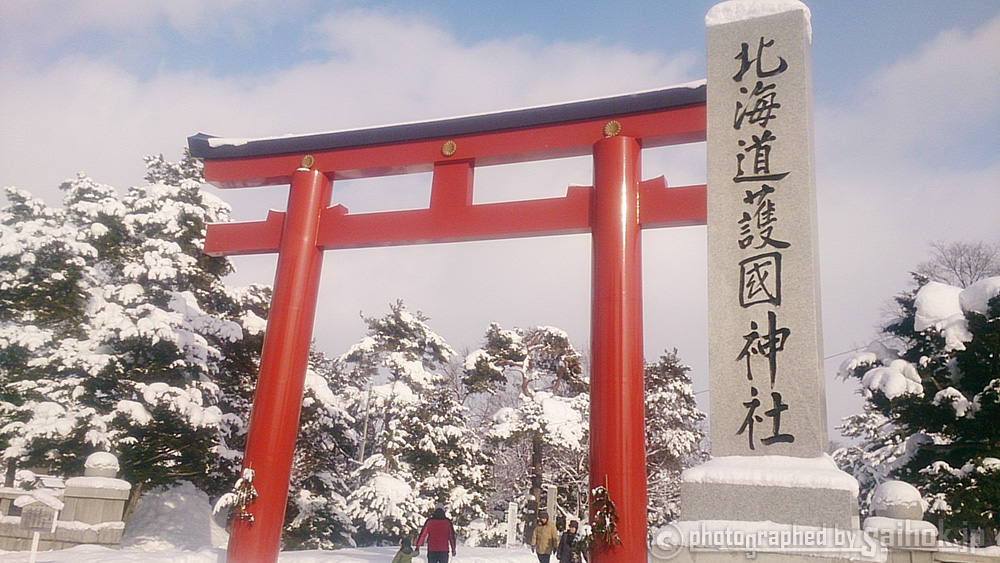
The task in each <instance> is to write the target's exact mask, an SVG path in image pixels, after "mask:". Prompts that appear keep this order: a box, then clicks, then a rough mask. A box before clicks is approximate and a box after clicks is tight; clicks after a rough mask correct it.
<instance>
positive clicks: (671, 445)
mask: <svg viewBox="0 0 1000 563" xmlns="http://www.w3.org/2000/svg"><path fill="white" fill-rule="evenodd" d="M689 371H691V368H690V367H688V366H686V365H684V364H683V363H681V360H680V358H679V357H678V356H677V350H676V349H674V350H673V351H672V352H664V353H663V355H661V356H660V360H659V361H658V362H656V363H655V364H646V368H645V388H646V399H645V403H646V479H647V495H648V499H649V508H648V509H647V511H646V513H647V519H648V522H649V530H650V533H653V532H654V531H655V530H656V529H657V528H659V527H661V526H663V525H665V524H667V523H668V522H671V521H673V520H676V519H677V517H678V515H679V509H680V507H679V505H678V503H679V501H680V475H681V472H682V471H684V470H685V469H687V468H688V467H691V466H693V465H697V464H699V463H701V462H703V461H705V460H706V459H707V458H708V453H707V452H705V451H704V450H703V449H702V441H703V440H704V438H705V431H704V430H703V428H702V424H703V423H704V420H705V413H703V412H701V411H700V410H699V409H698V404H697V401H696V400H695V396H694V391H693V390H692V389H691V376H690V375H688V372H689Z"/></svg>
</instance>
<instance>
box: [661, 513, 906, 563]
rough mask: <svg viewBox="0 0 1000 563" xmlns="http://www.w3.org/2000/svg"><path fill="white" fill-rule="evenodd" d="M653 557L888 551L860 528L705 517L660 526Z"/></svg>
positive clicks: (702, 562)
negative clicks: (850, 528) (708, 518)
mask: <svg viewBox="0 0 1000 563" xmlns="http://www.w3.org/2000/svg"><path fill="white" fill-rule="evenodd" d="M650 556H651V561H654V562H665V561H679V562H685V563H715V562H728V561H733V562H735V561H746V560H754V561H762V562H772V561H773V562H775V563H783V562H786V561H787V562H791V561H808V562H809V563H821V562H833V561H838V562H839V561H871V562H875V561H878V562H884V561H886V558H887V551H886V548H885V546H883V545H882V544H880V543H879V542H878V541H876V540H875V539H874V538H872V537H870V536H868V535H866V534H865V533H864V532H862V531H861V530H857V529H854V530H842V529H837V528H827V527H817V526H800V525H795V524H776V523H774V522H740V521H732V520H730V521H726V520H702V521H682V522H674V523H672V524H669V525H667V526H664V527H663V528H661V529H660V530H658V531H657V533H656V534H655V535H654V537H653V541H652V542H651V544H650Z"/></svg>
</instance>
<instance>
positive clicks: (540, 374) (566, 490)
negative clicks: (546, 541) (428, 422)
mask: <svg viewBox="0 0 1000 563" xmlns="http://www.w3.org/2000/svg"><path fill="white" fill-rule="evenodd" d="M465 371H466V376H465V379H464V381H465V384H466V385H467V386H468V388H469V390H470V391H471V392H473V393H478V394H486V403H487V409H489V410H491V411H492V416H490V417H489V418H488V419H487V421H486V422H487V424H488V430H487V435H488V437H489V438H490V441H489V443H490V456H489V457H490V458H491V459H492V460H493V472H494V475H495V477H494V482H497V483H502V487H501V488H500V489H499V490H497V491H495V493H494V498H493V499H492V500H491V502H492V503H494V504H506V503H507V502H509V501H515V502H518V503H519V504H521V505H522V506H524V507H525V508H526V510H527V523H526V529H531V526H532V525H533V522H534V517H535V514H536V513H537V511H538V510H539V506H538V503H539V501H540V500H541V491H542V485H543V483H548V484H554V485H557V486H559V487H560V494H561V495H563V496H562V498H561V501H562V504H563V506H569V507H583V510H586V509H587V508H586V507H587V504H588V500H587V490H588V486H587V437H588V435H589V428H588V420H589V407H590V397H589V395H588V391H589V386H588V383H587V381H586V380H585V379H584V378H583V369H582V365H581V358H580V354H579V353H577V351H576V350H575V349H574V348H573V345H572V344H571V343H570V341H569V336H568V335H567V334H566V333H565V332H563V331H562V330H559V329H557V328H553V327H535V328H531V329H514V330H505V329H504V328H502V327H501V326H500V325H498V324H496V323H493V324H491V325H490V326H489V328H488V329H487V330H486V335H485V337H484V343H483V346H482V348H479V349H478V350H475V351H473V352H472V353H471V354H469V355H468V356H467V357H466V359H465ZM501 476H502V479H501V478H498V477H501ZM526 491H527V493H528V494H527V496H525V492H526ZM581 497H582V498H581ZM551 516H552V518H556V517H557V515H555V514H553V515H551Z"/></svg>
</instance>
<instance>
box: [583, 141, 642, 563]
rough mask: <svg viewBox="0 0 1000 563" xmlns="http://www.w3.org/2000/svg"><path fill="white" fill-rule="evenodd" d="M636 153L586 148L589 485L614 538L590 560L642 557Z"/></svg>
mask: <svg viewBox="0 0 1000 563" xmlns="http://www.w3.org/2000/svg"><path fill="white" fill-rule="evenodd" d="M639 154H640V148H639V143H638V142H636V140H635V139H632V138H630V137H624V136H621V137H611V138H608V139H603V140H601V141H598V142H597V144H595V145H594V203H593V208H592V211H591V212H592V218H591V225H592V228H593V235H592V240H593V282H592V286H591V291H592V297H591V299H592V303H591V327H590V332H591V336H590V339H591V340H590V346H591V362H592V365H591V378H590V382H591V383H590V384H591V391H590V421H591V422H590V488H591V490H593V489H594V488H595V487H598V486H604V487H607V489H608V493H609V497H610V498H611V499H612V500H613V501H614V502H615V506H616V508H617V512H618V517H619V521H618V533H619V536H620V537H621V539H622V545H620V546H601V545H598V546H597V549H595V551H594V554H593V556H592V557H591V561H594V562H596V563H604V562H609V563H610V562H612V561H614V562H616V563H642V562H645V561H646V558H647V556H646V442H645V436H646V434H645V419H644V404H643V396H644V395H643V356H642V270H641V260H640V258H641V244H640V241H641V239H640V234H641V230H640V224H639V179H640V166H639Z"/></svg>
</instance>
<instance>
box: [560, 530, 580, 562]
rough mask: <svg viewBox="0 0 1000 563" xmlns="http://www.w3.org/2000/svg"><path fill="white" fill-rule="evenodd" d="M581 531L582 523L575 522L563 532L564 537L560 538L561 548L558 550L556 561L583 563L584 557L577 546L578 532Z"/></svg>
mask: <svg viewBox="0 0 1000 563" xmlns="http://www.w3.org/2000/svg"><path fill="white" fill-rule="evenodd" d="M579 529H580V523H579V522H577V521H576V520H573V521H572V522H570V523H569V527H568V528H566V531H565V532H563V534H562V537H560V538H559V547H557V548H556V559H558V560H559V563H582V561H583V555H582V554H581V553H580V547H579V546H578V545H577V542H578V541H579V537H578V536H577V531H578V530H579Z"/></svg>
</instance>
